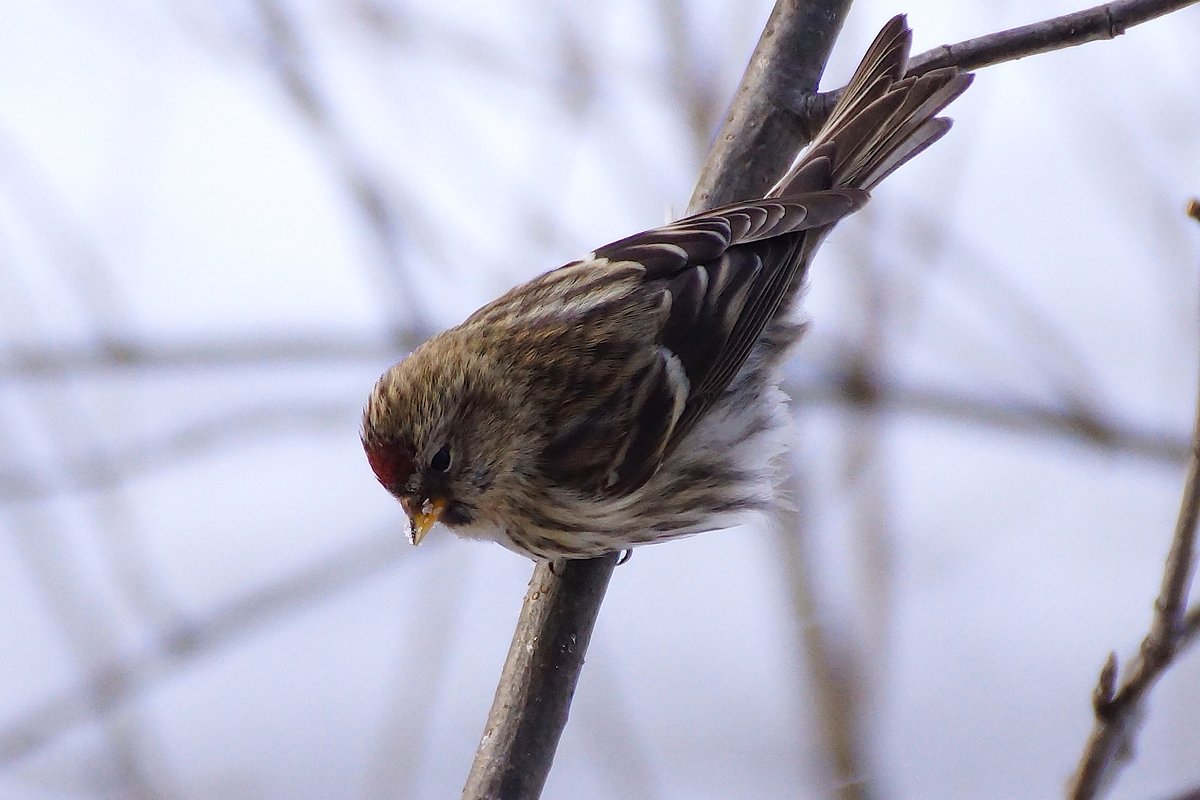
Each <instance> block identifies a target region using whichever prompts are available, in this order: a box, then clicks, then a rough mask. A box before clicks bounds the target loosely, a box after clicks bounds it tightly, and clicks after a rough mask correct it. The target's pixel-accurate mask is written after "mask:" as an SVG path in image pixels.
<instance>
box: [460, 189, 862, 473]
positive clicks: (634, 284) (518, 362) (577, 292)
mask: <svg viewBox="0 0 1200 800" xmlns="http://www.w3.org/2000/svg"><path fill="white" fill-rule="evenodd" d="M865 200H866V193H865V192H863V191H860V190H855V189H828V190H825V191H819V192H813V193H811V194H809V195H806V196H804V197H797V198H789V199H787V200H779V199H769V200H761V201H758V202H753V203H741V204H738V205H733V206H727V207H724V208H721V209H717V210H715V211H712V212H708V213H704V214H699V215H696V216H692V217H688V218H685V219H682V220H679V221H678V222H675V223H672V224H670V225H666V226H664V227H661V228H656V229H653V230H649V231H644V232H642V233H639V234H635V235H634V236H630V237H628V238H625V239H621V240H620V241H617V242H613V243H611V244H608V245H605V246H604V247H601V248H599V249H598V250H596V251H595V252H594V253H591V254H589V256H588V257H587V258H585V259H583V260H582V261H579V262H574V263H571V264H568V265H566V266H564V267H561V268H559V269H557V270H553V271H551V272H549V273H547V274H545V275H543V276H541V277H540V278H537V279H535V280H533V281H531V282H529V283H527V284H524V285H523V286H520V287H518V288H517V289H514V290H513V291H512V292H510V293H509V294H507V295H505V296H504V297H501V298H499V299H498V300H496V301H495V302H494V303H492V304H489V305H488V306H485V307H484V308H482V309H480V310H479V311H478V312H476V314H474V315H472V317H471V318H470V319H469V320H468V321H467V322H466V323H465V325H466V326H469V327H472V328H474V329H475V330H476V331H481V330H484V329H488V330H492V331H496V330H503V331H506V332H509V335H508V337H507V340H506V341H504V342H497V349H498V350H499V351H500V352H502V353H505V356H504V357H505V358H507V359H508V360H509V361H510V363H512V364H513V365H514V369H517V370H519V371H520V372H521V373H522V374H523V375H524V376H525V380H526V381H527V382H528V383H529V384H530V385H531V386H532V387H533V389H534V396H537V397H539V398H542V399H543V400H544V401H545V408H546V415H545V418H544V419H543V420H542V422H543V428H542V429H543V431H544V432H545V434H546V435H545V446H544V450H543V451H542V453H541V454H540V463H541V467H542V470H543V473H544V474H545V475H546V476H547V477H549V478H551V479H553V480H554V481H555V482H556V483H557V484H559V485H560V486H564V487H569V488H573V489H576V490H578V491H581V492H585V493H591V494H598V495H604V496H608V497H619V496H622V495H624V494H628V493H629V492H632V491H633V490H635V489H637V488H638V487H639V486H641V485H642V484H643V483H645V482H646V480H648V479H649V478H650V476H651V475H653V474H654V472H655V471H656V470H657V469H658V467H659V466H660V465H661V463H662V461H663V459H664V458H665V457H666V455H667V454H668V453H669V452H670V450H671V448H672V447H674V446H675V444H676V443H677V442H678V441H679V440H680V439H681V438H682V437H683V436H685V435H686V434H687V432H688V430H690V429H691V427H692V425H693V424H694V423H695V422H696V421H697V420H698V419H699V418H700V417H701V416H702V415H703V412H704V410H705V409H706V408H707V407H708V406H709V405H710V404H711V402H712V401H713V400H714V399H715V398H716V397H717V396H718V395H719V394H720V393H721V392H722V391H724V390H725V388H726V387H727V386H728V385H729V382H730V380H731V379H732V378H733V376H734V375H735V374H736V373H737V372H738V370H739V369H740V368H741V367H742V365H743V364H744V363H745V361H746V359H747V357H748V356H749V354H750V350H751V347H752V346H753V344H754V342H755V340H757V339H758V337H759V336H760V335H761V334H762V331H763V328H764V327H765V326H766V325H767V323H768V322H769V321H770V320H771V319H772V318H773V317H774V316H775V314H776V312H777V311H778V309H779V306H780V303H781V301H782V300H783V298H784V296H785V295H786V294H787V292H788V291H789V289H790V288H791V287H793V286H794V285H796V284H797V283H798V282H799V280H800V275H799V272H800V271H801V270H802V269H803V267H804V263H805V261H806V257H807V255H806V254H807V253H809V252H810V250H811V248H809V247H808V246H806V240H807V239H808V238H810V237H812V236H819V235H820V232H822V231H824V230H827V229H828V228H829V226H830V225H832V224H833V223H834V222H836V221H837V220H838V219H841V218H842V217H843V216H845V215H846V214H849V213H850V212H852V211H853V210H854V209H856V208H857V207H858V206H860V205H861V204H862V203H863V202H864V201H865Z"/></svg>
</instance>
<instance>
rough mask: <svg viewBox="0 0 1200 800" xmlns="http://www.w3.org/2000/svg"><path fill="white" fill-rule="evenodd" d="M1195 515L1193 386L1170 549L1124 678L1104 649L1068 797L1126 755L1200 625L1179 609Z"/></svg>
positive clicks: (1199, 416) (1101, 785)
mask: <svg viewBox="0 0 1200 800" xmlns="http://www.w3.org/2000/svg"><path fill="white" fill-rule="evenodd" d="M1198 520H1200V392H1197V401H1196V420H1195V425H1194V428H1193V433H1192V453H1191V458H1190V459H1189V461H1188V471H1187V479H1186V481H1185V482H1184V490H1183V502H1182V503H1181V505H1180V509H1179V518H1178V520H1177V522H1176V524H1175V535H1174V537H1173V538H1172V540H1171V550H1170V552H1169V553H1168V555H1167V562H1166V565H1165V567H1164V568H1163V580H1162V587H1161V588H1160V590H1159V593H1158V599H1157V600H1156V601H1155V603H1154V617H1153V619H1152V621H1151V624H1150V631H1149V633H1147V634H1146V638H1145V639H1143V640H1142V645H1141V647H1140V648H1139V650H1138V653H1137V655H1136V656H1135V657H1134V660H1133V662H1132V663H1131V664H1130V666H1129V668H1128V669H1127V670H1126V671H1125V678H1124V680H1123V681H1121V682H1120V684H1119V686H1118V683H1117V677H1118V675H1117V673H1118V669H1117V657H1116V654H1115V653H1113V654H1110V655H1109V657H1108V660H1107V661H1106V662H1105V664H1104V667H1103V668H1102V669H1101V671H1100V679H1099V681H1098V683H1097V686H1096V689H1095V692H1094V693H1093V698H1092V705H1093V708H1094V709H1095V722H1094V724H1093V727H1092V733H1091V735H1090V736H1089V737H1088V742H1087V744H1086V745H1085V747H1084V751H1083V755H1082V757H1081V758H1080V760H1079V766H1078V767H1077V768H1076V772H1075V775H1074V776H1073V777H1072V779H1071V785H1070V790H1069V792H1068V796H1069V797H1071V798H1073V800H1085V798H1093V797H1098V796H1099V795H1100V794H1101V793H1102V792H1104V790H1105V789H1106V788H1107V787H1108V786H1109V785H1111V783H1112V782H1113V781H1114V780H1115V779H1116V775H1117V773H1118V772H1119V771H1120V769H1121V768H1122V767H1123V766H1124V764H1125V763H1126V762H1127V761H1128V760H1129V759H1130V756H1131V754H1132V751H1133V739H1134V737H1135V736H1136V734H1137V730H1138V727H1139V725H1140V723H1141V720H1142V716H1143V711H1142V700H1143V698H1144V697H1145V696H1146V695H1147V694H1148V693H1149V691H1150V689H1151V688H1153V687H1154V684H1155V683H1157V682H1158V679H1159V678H1160V677H1162V675H1163V673H1165V672H1166V670H1167V668H1168V667H1170V666H1171V663H1172V662H1173V661H1174V658H1175V655H1176V654H1177V653H1178V652H1179V650H1180V649H1181V648H1182V647H1183V645H1184V644H1186V643H1187V642H1190V641H1191V639H1192V637H1193V636H1194V635H1195V629H1196V628H1197V627H1200V608H1194V609H1192V610H1191V611H1190V612H1186V613H1185V609H1187V602H1188V599H1187V598H1188V587H1189V586H1190V585H1191V581H1192V573H1193V570H1194V567H1195V564H1194V562H1195V553H1196V525H1197V521H1198Z"/></svg>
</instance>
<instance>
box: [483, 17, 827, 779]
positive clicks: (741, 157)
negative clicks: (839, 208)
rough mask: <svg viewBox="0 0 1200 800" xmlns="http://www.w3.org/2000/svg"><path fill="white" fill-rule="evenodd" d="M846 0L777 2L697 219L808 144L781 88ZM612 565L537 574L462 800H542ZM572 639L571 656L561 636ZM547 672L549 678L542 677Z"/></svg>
mask: <svg viewBox="0 0 1200 800" xmlns="http://www.w3.org/2000/svg"><path fill="white" fill-rule="evenodd" d="M848 8H849V0H808V1H807V2H806V1H805V0H779V2H778V3H777V4H776V7H775V10H774V11H773V12H772V14H771V17H770V19H769V20H768V22H767V27H766V29H765V30H764V31H763V35H762V38H761V39H760V41H759V44H758V47H757V48H756V49H755V52H754V55H753V57H752V58H751V61H750V65H749V66H748V67H747V69H746V73H745V75H744V76H743V78H742V85H741V87H740V88H739V89H738V92H737V94H736V95H735V100H734V102H733V104H732V106H731V108H730V112H729V115H728V119H727V120H726V124H725V127H724V129H723V130H722V134H721V135H720V136H719V137H718V139H717V141H716V143H714V145H713V149H712V151H711V152H710V153H709V157H708V160H707V162H706V164H705V167H704V169H703V170H702V172H701V176H700V181H699V183H698V184H697V187H696V190H695V192H694V193H693V195H692V200H691V202H690V203H689V211H691V212H696V211H701V210H703V209H705V208H710V207H712V206H714V205H719V204H720V203H722V202H727V201H729V200H731V199H734V198H738V197H747V196H749V195H752V194H754V193H755V192H756V191H760V189H761V188H762V187H766V186H769V185H770V184H771V183H772V182H773V181H774V180H775V179H776V178H777V177H778V175H779V174H780V173H781V172H782V171H783V170H784V169H786V167H787V166H788V164H789V163H790V161H791V159H792V157H793V156H794V155H795V153H796V150H797V148H798V147H799V146H800V145H801V144H803V141H802V140H801V137H800V136H799V134H798V132H797V131H796V130H795V124H796V121H795V120H794V119H789V118H790V117H791V116H792V115H791V113H790V112H789V111H787V110H786V109H785V108H784V107H783V106H781V105H779V93H780V87H781V86H783V85H784V84H786V83H797V84H798V85H800V86H802V87H803V88H805V89H806V90H807V91H810V92H811V91H814V90H815V89H816V85H817V81H818V80H819V79H820V75H821V71H822V70H823V69H824V65H825V61H826V60H827V58H828V56H829V51H830V49H831V48H832V46H833V41H834V39H835V38H836V36H837V32H838V30H839V29H840V27H841V21H842V19H844V18H845V15H846V11H847V10H848ZM615 559H616V557H615V556H612V555H610V556H604V557H601V558H597V559H590V560H587V561H576V562H571V563H568V564H566V565H565V566H563V567H561V568H558V569H557V572H558V574H555V572H556V570H552V569H550V567H549V566H547V565H540V566H538V567H537V568H536V569H535V570H534V574H533V579H532V580H531V581H530V588H529V592H528V594H527V595H526V597H525V604H524V606H523V607H522V611H521V617H520V620H519V621H518V623H517V630H516V633H515V634H514V636H513V643H512V646H511V647H510V649H509V652H508V659H507V661H506V662H505V666H504V670H503V672H502V674H501V678H500V685H499V687H498V688H497V690H496V698H495V700H494V701H493V703H492V710H491V713H490V714H489V715H488V723H487V728H486V730H485V732H484V736H483V740H482V741H481V742H480V746H479V750H478V752H477V753H476V756H475V762H474V764H473V765H472V768H471V774H470V777H469V778H468V780H467V785H466V788H465V789H464V791H463V798H464V799H465V800H483V799H484V798H488V799H489V800H490V799H491V798H504V800H510V799H511V800H519V799H520V798H536V797H538V796H539V795H540V794H541V790H542V787H543V785H544V783H545V780H546V776H547V775H548V774H549V771H550V764H551V762H552V761H553V758H554V750H555V747H556V746H557V744H558V739H559V736H560V735H561V734H562V729H563V726H564V725H565V724H566V721H567V712H568V710H569V708H570V702H571V696H572V695H573V693H574V691H575V684H576V682H577V681H578V678H579V670H580V669H581V668H582V666H583V657H584V653H585V649H586V646H587V637H588V635H590V632H591V629H592V626H593V625H594V624H595V621H596V617H597V615H598V614H599V613H600V603H601V601H602V600H603V599H604V590H605V588H606V587H607V585H608V581H609V579H610V578H611V575H612V570H613V567H614V565H615V563H616V560H615ZM570 636H575V637H576V638H575V640H574V646H575V648H576V649H575V651H574V652H572V653H570V654H566V653H563V652H562V648H563V647H564V646H565V644H564V643H565V642H566V641H567V639H566V638H564V637H570ZM547 671H549V672H550V673H551V674H545V673H547Z"/></svg>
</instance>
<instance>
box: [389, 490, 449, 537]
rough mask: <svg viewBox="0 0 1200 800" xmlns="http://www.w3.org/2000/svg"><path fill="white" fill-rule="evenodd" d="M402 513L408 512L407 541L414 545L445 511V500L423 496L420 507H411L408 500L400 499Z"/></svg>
mask: <svg viewBox="0 0 1200 800" xmlns="http://www.w3.org/2000/svg"><path fill="white" fill-rule="evenodd" d="M400 505H401V506H403V507H404V513H405V514H408V541H409V542H410V543H411V544H412V545H413V546H414V547H415V546H417V545H419V544H420V543H421V542H422V541H423V540H424V539H425V534H427V533H429V529H430V528H432V527H433V526H434V525H436V524H437V521H438V520H439V519H441V518H442V514H443V513H444V512H445V511H446V505H447V504H446V501H445V500H444V499H443V498H441V497H435V498H432V499H430V498H428V497H427V498H425V500H424V501H423V502H422V503H421V507H420V508H413V506H412V504H411V503H409V501H408V500H401V501H400Z"/></svg>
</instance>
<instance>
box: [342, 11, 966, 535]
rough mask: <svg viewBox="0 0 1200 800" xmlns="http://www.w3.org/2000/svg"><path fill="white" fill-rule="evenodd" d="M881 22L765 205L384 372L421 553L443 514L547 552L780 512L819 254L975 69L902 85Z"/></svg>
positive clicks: (726, 217)
mask: <svg viewBox="0 0 1200 800" xmlns="http://www.w3.org/2000/svg"><path fill="white" fill-rule="evenodd" d="M910 42H911V32H910V31H909V29H908V27H907V25H906V24H905V21H904V17H903V16H898V17H895V18H893V19H892V20H891V21H889V22H888V24H887V25H885V26H884V28H883V30H882V31H880V33H879V35H878V36H877V37H876V39H875V41H874V42H873V43H872V45H871V47H870V48H869V49H868V51H867V53H866V55H865V56H864V57H863V60H862V63H861V64H860V65H859V67H858V69H857V71H856V72H855V74H854V76H853V78H852V79H851V81H850V83H849V85H848V86H847V88H846V91H845V93H844V94H843V96H842V98H841V99H840V100H839V101H838V104H837V105H836V106H835V107H834V109H833V111H832V113H831V115H830V118H829V120H828V121H827V122H826V123H825V125H824V126H823V127H822V129H821V131H820V132H819V133H818V134H817V136H816V137H815V139H814V141H813V143H812V145H811V146H810V148H809V149H808V151H807V152H806V153H805V154H804V156H803V157H801V158H800V159H799V160H797V162H796V163H795V164H794V165H793V167H792V168H791V169H790V170H789V171H788V173H787V174H786V175H785V176H784V177H783V178H782V179H781V180H780V181H779V183H778V184H777V185H776V186H775V187H774V188H773V189H772V190H771V191H770V192H769V193H768V194H767V196H766V197H765V198H763V199H761V200H756V201H752V202H746V203H738V204H735V205H731V206H726V207H722V208H718V209H714V210H713V211H708V212H704V213H702V214H698V215H695V216H692V217H688V218H685V219H682V220H679V221H678V222H675V223H672V224H670V225H666V226H664V227H661V228H655V229H653V230H649V231H644V232H642V233H639V234H635V235H634V236H630V237H628V238H626V239H622V240H620V241H617V242H613V243H611V244H608V245H605V246H604V247H601V248H599V249H597V250H596V251H595V252H593V253H590V254H589V255H588V256H586V257H585V258H583V259H581V260H580V261H575V262H572V263H570V264H567V265H566V266H563V267H560V268H559V269H556V270H552V271H551V272H548V273H546V274H544V275H542V276H541V277H538V278H535V279H533V280H532V281H529V282H528V283H525V284H523V285H521V286H518V287H516V288H514V289H512V290H511V291H509V292H508V293H506V294H505V295H503V296H502V297H500V298H498V299H497V300H495V301H493V302H492V303H489V304H488V305H486V306H484V307H483V308H481V309H479V310H478V311H476V312H475V313H474V314H472V315H471V316H470V317H469V318H468V319H467V320H466V321H465V322H463V323H462V324H461V325H459V326H457V327H455V328H451V329H450V330H448V331H445V332H444V333H441V334H439V335H438V336H435V337H434V338H432V339H430V340H429V341H427V342H425V343H424V344H423V345H421V346H420V347H418V348H417V349H416V350H414V351H413V352H412V354H410V355H409V356H408V357H407V358H406V359H404V360H403V361H401V362H400V363H398V364H396V365H395V366H393V367H392V368H391V369H389V370H388V371H387V372H385V373H384V374H383V376H382V377H381V378H380V379H379V381H378V383H377V384H376V385H375V388H374V390H373V391H372V393H371V396H370V399H369V400H368V402H367V407H366V410H365V411H364V414H363V428H362V440H363V446H364V448H365V450H366V453H367V457H368V459H369V461H370V463H371V467H372V469H373V470H374V472H375V474H376V476H377V477H378V478H379V480H380V482H381V483H382V484H383V485H384V487H385V488H387V489H388V491H390V492H391V493H392V494H393V495H395V496H396V497H398V498H399V499H400V501H401V503H402V504H403V506H404V510H405V512H406V513H407V514H408V516H409V518H410V522H411V526H410V538H411V540H412V541H413V543H414V544H415V543H419V542H420V541H421V539H422V538H423V537H424V535H425V534H426V532H427V531H428V530H429V528H430V527H431V526H432V525H433V524H434V523H435V522H438V521H441V522H444V523H446V524H447V525H448V526H449V527H451V528H453V529H454V530H456V531H457V532H458V533H460V534H462V535H465V536H472V537H478V538H488V539H494V540H495V541H498V542H500V543H501V544H503V545H505V546H506V547H509V548H510V549H513V550H515V551H517V552H520V553H523V554H525V555H528V556H530V557H532V558H537V559H549V558H563V557H565V558H582V557H589V556H594V555H599V554H601V553H604V552H609V551H613V550H619V549H624V548H627V547H632V546H635V545H639V544H644V543H649V542H656V541H662V540H665V539H672V538H676V537H679V536H686V535H689V534H693V533H698V532H701V531H705V530H713V529H717V528H722V527H727V526H729V525H731V524H735V523H736V522H737V521H738V519H739V517H740V515H741V514H742V513H743V512H746V511H750V510H761V509H764V508H767V507H768V506H769V505H770V503H771V501H772V496H773V494H774V492H775V486H776V479H777V476H776V474H775V472H776V470H775V466H774V462H775V460H776V458H777V456H778V455H779V453H780V452H781V448H782V445H783V442H782V438H781V436H780V432H781V430H782V428H783V423H784V411H783V408H784V401H785V399H784V397H783V395H782V393H781V392H780V391H779V389H778V387H777V379H776V377H775V369H776V366H777V364H778V362H779V360H780V358H781V357H782V355H783V353H784V351H785V350H786V348H787V347H788V345H790V344H791V343H792V342H794V341H795V340H796V339H797V338H798V337H799V334H800V332H801V328H800V327H799V326H797V325H795V324H793V323H791V322H789V321H788V320H787V313H786V312H788V311H789V310H790V309H791V306H792V305H793V300H794V297H795V295H796V293H797V291H798V289H799V288H800V286H801V284H802V282H803V278H804V275H805V272H806V270H807V268H808V265H809V263H810V262H811V260H812V256H813V254H814V252H815V251H816V249H817V247H818V245H819V244H820V242H821V241H822V239H823V238H824V236H825V235H826V234H827V233H828V232H829V230H830V229H831V228H832V227H833V225H834V224H835V223H836V222H837V221H838V220H840V219H841V218H843V217H845V216H846V215H848V214H850V213H852V212H854V211H855V210H857V209H858V208H859V207H861V206H862V204H863V203H865V202H866V201H867V199H868V197H869V194H868V192H869V191H870V190H871V189H872V188H873V187H874V186H875V185H876V184H877V183H879V181H881V180H883V179H884V178H885V177H887V175H889V174H890V173H891V172H892V171H893V170H894V169H896V168H897V167H899V166H900V165H901V164H903V163H904V162H906V161H907V160H908V159H910V158H912V157H913V156H914V155H916V154H917V153H919V152H921V151H922V150H924V149H925V148H926V147H927V146H929V145H930V144H931V143H933V142H934V141H936V140H937V139H938V138H940V137H941V136H942V135H943V134H945V132H946V131H947V130H948V129H949V127H950V121H949V120H947V119H944V118H940V117H937V116H936V115H937V113H938V112H939V111H941V109H943V108H944V107H945V106H946V105H947V104H948V103H949V102H950V101H952V100H953V99H954V98H955V97H957V96H958V95H959V94H961V93H962V92H963V91H964V90H965V89H966V88H967V86H968V85H969V84H970V82H971V76H970V75H967V74H962V73H959V72H957V71H955V70H953V69H947V70H938V71H935V72H931V73H928V74H926V75H924V76H921V77H919V78H904V77H903V76H904V72H905V67H906V63H907V58H908V50H909V45H910Z"/></svg>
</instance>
